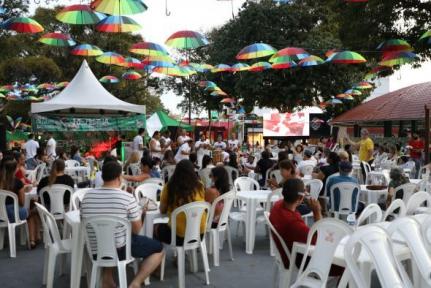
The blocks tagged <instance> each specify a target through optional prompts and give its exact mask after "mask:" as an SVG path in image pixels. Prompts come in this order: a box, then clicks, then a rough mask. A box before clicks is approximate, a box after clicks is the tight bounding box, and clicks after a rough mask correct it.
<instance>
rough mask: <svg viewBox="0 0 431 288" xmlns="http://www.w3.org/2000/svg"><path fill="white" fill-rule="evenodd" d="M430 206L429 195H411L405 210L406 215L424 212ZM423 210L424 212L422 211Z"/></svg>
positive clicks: (420, 193)
mask: <svg viewBox="0 0 431 288" xmlns="http://www.w3.org/2000/svg"><path fill="white" fill-rule="evenodd" d="M430 205H431V195H430V194H428V193H427V192H424V191H419V192H416V193H413V195H412V196H410V198H409V200H408V202H407V205H406V208H407V212H406V214H407V215H413V214H416V213H421V212H425V211H426V210H427V209H429V207H430ZM424 210H425V211H424Z"/></svg>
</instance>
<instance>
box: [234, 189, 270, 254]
mask: <svg viewBox="0 0 431 288" xmlns="http://www.w3.org/2000/svg"><path fill="white" fill-rule="evenodd" d="M271 193H272V191H271V190H255V191H239V192H237V193H236V196H237V197H238V198H239V199H240V200H242V201H245V202H246V217H245V252H246V253H247V254H253V249H254V241H255V237H256V209H257V205H258V204H259V203H266V200H267V198H268V195H269V194H271Z"/></svg>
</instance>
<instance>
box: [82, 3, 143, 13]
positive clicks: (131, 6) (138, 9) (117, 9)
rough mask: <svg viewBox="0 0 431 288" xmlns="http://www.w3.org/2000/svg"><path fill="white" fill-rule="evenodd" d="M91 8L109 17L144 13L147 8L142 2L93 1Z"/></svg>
mask: <svg viewBox="0 0 431 288" xmlns="http://www.w3.org/2000/svg"><path fill="white" fill-rule="evenodd" d="M90 6H91V8H92V9H94V10H96V11H98V12H101V13H105V14H109V15H117V16H118V15H132V14H138V13H142V12H145V11H146V10H147V9H148V7H147V5H145V3H144V2H142V0H95V1H93V2H92V3H91V5H90Z"/></svg>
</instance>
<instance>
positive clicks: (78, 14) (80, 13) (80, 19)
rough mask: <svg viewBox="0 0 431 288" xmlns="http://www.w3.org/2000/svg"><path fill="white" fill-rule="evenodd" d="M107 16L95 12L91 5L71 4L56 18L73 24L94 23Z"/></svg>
mask: <svg viewBox="0 0 431 288" xmlns="http://www.w3.org/2000/svg"><path fill="white" fill-rule="evenodd" d="M105 17H106V16H105V15H104V14H102V13H98V12H95V11H94V10H93V9H91V7H90V6H89V5H80V4H76V5H70V6H66V7H64V9H63V10H61V11H60V12H59V13H58V14H57V15H56V16H55V18H57V20H58V21H60V22H63V23H67V24H72V25H94V24H97V23H99V22H100V21H101V20H102V19H103V18H105Z"/></svg>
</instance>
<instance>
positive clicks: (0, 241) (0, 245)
mask: <svg viewBox="0 0 431 288" xmlns="http://www.w3.org/2000/svg"><path fill="white" fill-rule="evenodd" d="M5 230H6V229H4V228H3V227H2V228H0V250H3V248H4V232H5Z"/></svg>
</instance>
